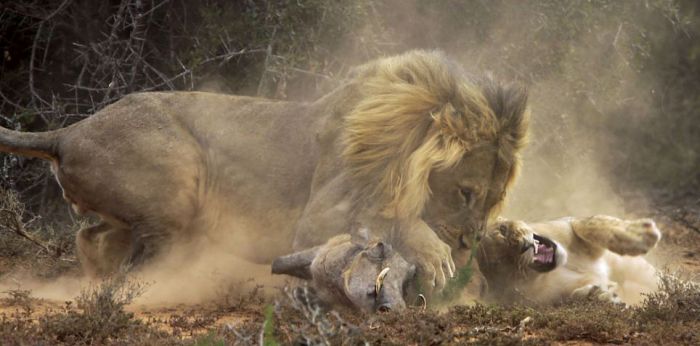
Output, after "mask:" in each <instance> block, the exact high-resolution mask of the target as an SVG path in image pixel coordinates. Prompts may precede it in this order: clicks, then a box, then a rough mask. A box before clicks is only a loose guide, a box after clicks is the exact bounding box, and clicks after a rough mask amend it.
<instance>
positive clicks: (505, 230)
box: [498, 225, 508, 237]
mask: <svg viewBox="0 0 700 346" xmlns="http://www.w3.org/2000/svg"><path fill="white" fill-rule="evenodd" d="M498 231H499V232H501V235H502V236H504V237H505V236H506V235H508V226H506V225H500V226H498Z"/></svg>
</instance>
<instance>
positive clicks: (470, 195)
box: [459, 187, 475, 208]
mask: <svg viewBox="0 0 700 346" xmlns="http://www.w3.org/2000/svg"><path fill="white" fill-rule="evenodd" d="M459 194H460V195H461V196H462V199H463V200H464V205H465V206H467V207H468V208H471V207H472V206H473V205H474V201H475V198H474V197H475V196H474V190H472V189H470V188H468V187H460V188H459Z"/></svg>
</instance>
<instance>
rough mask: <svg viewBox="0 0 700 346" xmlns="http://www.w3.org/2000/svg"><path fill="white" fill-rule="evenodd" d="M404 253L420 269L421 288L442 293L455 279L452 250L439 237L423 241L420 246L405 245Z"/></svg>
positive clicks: (429, 291)
mask: <svg viewBox="0 0 700 346" xmlns="http://www.w3.org/2000/svg"><path fill="white" fill-rule="evenodd" d="M405 245H406V247H405V248H404V251H403V252H404V253H406V257H408V258H409V259H410V262H411V263H413V264H415V265H416V267H417V268H418V272H417V275H418V280H419V285H420V288H422V289H423V290H425V292H426V293H429V294H432V293H435V292H439V291H441V290H442V289H443V288H444V287H445V284H446V283H447V280H448V279H450V278H453V277H454V273H455V264H454V261H453V260H452V249H451V248H450V246H449V245H447V244H445V243H444V242H443V241H442V240H440V239H439V238H437V237H434V239H432V238H431V237H427V239H425V238H424V239H422V241H421V242H420V243H418V244H410V242H409V243H408V244H405Z"/></svg>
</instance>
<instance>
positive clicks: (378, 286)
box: [374, 267, 389, 296]
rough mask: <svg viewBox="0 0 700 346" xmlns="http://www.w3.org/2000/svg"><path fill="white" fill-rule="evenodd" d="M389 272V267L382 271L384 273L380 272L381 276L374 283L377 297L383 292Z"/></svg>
mask: <svg viewBox="0 0 700 346" xmlns="http://www.w3.org/2000/svg"><path fill="white" fill-rule="evenodd" d="M388 272H389V267H386V268H384V269H382V271H381V272H379V275H377V280H375V281H374V292H375V293H377V296H379V291H381V290H382V285H384V278H385V277H386V274H387V273H388Z"/></svg>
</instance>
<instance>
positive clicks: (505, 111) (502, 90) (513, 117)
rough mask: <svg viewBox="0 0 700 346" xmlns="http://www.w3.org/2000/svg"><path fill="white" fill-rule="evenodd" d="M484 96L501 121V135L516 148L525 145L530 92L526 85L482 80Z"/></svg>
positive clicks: (489, 79) (490, 79) (488, 79)
mask: <svg viewBox="0 0 700 346" xmlns="http://www.w3.org/2000/svg"><path fill="white" fill-rule="evenodd" d="M480 84H481V87H482V90H483V93H484V97H485V98H486V101H487V102H488V103H489V106H490V107H491V109H492V110H493V113H494V115H495V116H496V118H497V119H498V122H499V127H500V130H499V137H502V138H505V139H507V140H508V141H509V142H511V145H512V146H513V147H514V149H516V150H517V149H519V148H521V147H522V146H523V145H524V142H525V140H526V135H527V128H528V125H529V120H530V119H529V117H530V112H529V110H528V107H527V99H528V93H527V89H525V87H524V86H522V85H520V84H517V83H511V84H501V83H498V82H496V81H495V80H494V79H492V78H489V77H487V78H485V79H484V80H482V81H480Z"/></svg>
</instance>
